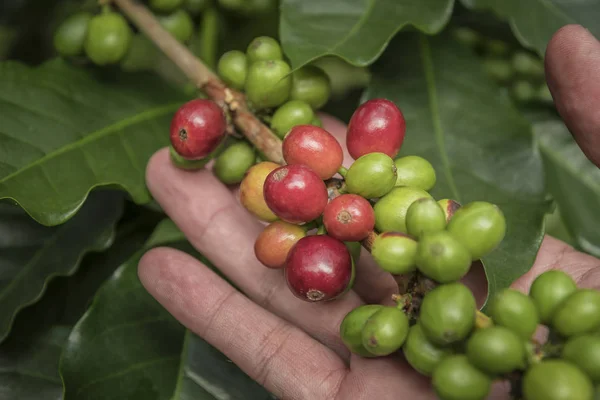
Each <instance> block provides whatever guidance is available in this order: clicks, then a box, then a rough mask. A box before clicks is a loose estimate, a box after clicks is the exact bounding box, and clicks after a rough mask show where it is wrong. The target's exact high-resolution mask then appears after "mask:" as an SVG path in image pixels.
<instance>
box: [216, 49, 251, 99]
mask: <svg viewBox="0 0 600 400" xmlns="http://www.w3.org/2000/svg"><path fill="white" fill-rule="evenodd" d="M217 73H218V74H219V76H220V77H221V79H223V82H225V83H226V84H227V85H229V87H231V88H232V89H236V90H242V89H243V88H244V85H245V84H246V75H247V73H248V62H247V60H246V54H244V53H243V52H241V51H239V50H230V51H228V52H226V53H223V55H222V56H221V58H219V62H218V63H217Z"/></svg>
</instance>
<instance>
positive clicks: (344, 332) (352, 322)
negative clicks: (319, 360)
mask: <svg viewBox="0 0 600 400" xmlns="http://www.w3.org/2000/svg"><path fill="white" fill-rule="evenodd" d="M383 307H384V306H382V305H380V304H367V305H362V306H359V307H357V308H355V309H354V310H352V311H350V312H349V313H348V314H346V316H345V317H344V320H343V321H342V323H341V324H340V337H341V338H342V342H343V343H344V345H345V346H346V347H347V348H348V350H350V351H351V352H352V353H354V354H358V355H359V356H361V357H375V355H374V354H371V353H369V352H368V351H367V349H365V348H364V347H363V345H362V330H363V327H364V326H365V323H366V322H367V320H368V319H369V317H370V316H371V315H373V314H374V313H376V312H377V311H379V310H380V309H382V308H383Z"/></svg>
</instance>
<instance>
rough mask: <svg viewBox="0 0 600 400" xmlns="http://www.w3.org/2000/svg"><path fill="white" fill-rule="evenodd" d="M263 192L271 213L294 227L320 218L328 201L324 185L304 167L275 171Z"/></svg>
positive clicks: (295, 166) (292, 166) (298, 166)
mask: <svg viewBox="0 0 600 400" xmlns="http://www.w3.org/2000/svg"><path fill="white" fill-rule="evenodd" d="M263 193H264V196H265V201H266V203H267V205H268V206H269V208H270V209H271V211H273V212H274V213H275V215H277V216H278V217H279V218H281V219H282V220H284V221H287V222H290V223H293V224H299V223H303V222H309V221H312V220H314V219H316V218H318V217H319V216H321V214H322V213H323V210H324V209H325V206H326V205H327V202H328V200H329V198H328V194H327V187H326V186H325V183H324V182H323V181H322V180H321V178H319V175H317V174H316V172H314V171H313V170H312V169H310V168H309V167H307V166H306V165H303V164H293V165H284V166H282V167H279V168H277V169H275V170H273V171H272V172H271V173H270V174H269V176H267V179H266V180H265V187H264V192H263Z"/></svg>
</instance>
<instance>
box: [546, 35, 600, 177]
mask: <svg viewBox="0 0 600 400" xmlns="http://www.w3.org/2000/svg"><path fill="white" fill-rule="evenodd" d="M545 64H546V75H547V80H548V87H549V88H550V91H551V93H552V95H553V97H554V99H555V103H556V108H557V110H558V112H559V113H560V115H561V116H562V118H563V119H564V121H565V124H566V125H567V127H568V128H569V130H570V131H571V133H572V134H573V136H574V137H575V140H576V141H577V143H578V144H579V147H581V149H582V150H583V152H584V153H585V154H586V156H587V157H588V158H589V159H590V160H591V161H592V162H594V163H595V164H596V165H598V166H600V109H599V108H598V104H599V103H600V42H598V40H596V38H594V36H593V35H592V34H591V33H590V32H589V31H588V30H586V29H585V28H583V27H582V26H579V25H567V26H565V27H563V28H561V29H559V30H558V31H557V32H556V33H555V34H554V36H553V37H552V39H551V40H550V42H549V43H548V46H547V48H546V60H545Z"/></svg>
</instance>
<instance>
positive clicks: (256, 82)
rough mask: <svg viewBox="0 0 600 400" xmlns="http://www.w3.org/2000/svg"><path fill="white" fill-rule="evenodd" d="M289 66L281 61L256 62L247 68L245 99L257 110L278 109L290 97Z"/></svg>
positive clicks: (290, 80)
mask: <svg viewBox="0 0 600 400" xmlns="http://www.w3.org/2000/svg"><path fill="white" fill-rule="evenodd" d="M290 71H291V69H290V66H289V65H288V64H287V63H286V62H285V61H283V60H270V61H256V62H254V63H252V64H251V65H250V67H249V68H248V75H247V78H246V83H245V85H244V88H245V92H246V97H247V98H248V100H249V101H250V103H252V105H253V106H254V107H255V108H257V109H264V108H272V107H278V106H280V105H281V104H283V103H285V102H286V101H287V100H288V98H289V97H290V90H291V89H292V79H291V77H290V76H288V74H289V73H290Z"/></svg>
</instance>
